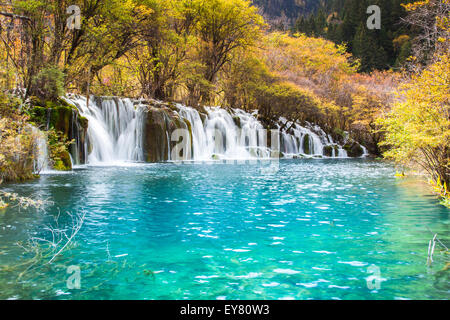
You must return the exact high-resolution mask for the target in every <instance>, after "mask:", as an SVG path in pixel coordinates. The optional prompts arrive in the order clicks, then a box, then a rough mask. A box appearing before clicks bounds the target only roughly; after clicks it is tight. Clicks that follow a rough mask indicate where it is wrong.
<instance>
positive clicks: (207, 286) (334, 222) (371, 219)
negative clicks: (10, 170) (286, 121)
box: [0, 159, 450, 299]
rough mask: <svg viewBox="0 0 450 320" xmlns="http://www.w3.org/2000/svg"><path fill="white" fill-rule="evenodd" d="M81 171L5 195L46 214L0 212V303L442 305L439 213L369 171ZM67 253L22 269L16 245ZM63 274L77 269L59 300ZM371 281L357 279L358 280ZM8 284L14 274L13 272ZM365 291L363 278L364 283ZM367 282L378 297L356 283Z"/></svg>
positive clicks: (442, 218)
mask: <svg viewBox="0 0 450 320" xmlns="http://www.w3.org/2000/svg"><path fill="white" fill-rule="evenodd" d="M262 167H263V165H261V164H236V165H231V164H223V163H212V164H207V163H187V164H182V165H177V164H173V163H161V164H146V165H144V164H143V165H130V166H122V167H86V168H81V169H77V170H75V171H73V172H71V173H67V174H47V175H42V176H41V178H40V179H37V180H35V181H32V182H27V183H23V184H9V185H8V184H6V185H3V186H2V190H3V191H11V192H18V193H20V194H21V195H24V196H32V197H33V198H36V199H47V200H48V201H51V202H53V204H51V203H49V204H48V205H46V206H45V210H44V211H36V210H35V209H34V210H30V209H28V210H25V209H22V210H19V209H18V208H17V207H16V208H8V209H6V210H3V211H0V298H1V299H448V298H450V282H449V281H450V277H449V271H444V270H443V269H444V267H445V259H447V260H448V258H446V257H444V256H443V254H442V253H441V252H440V249H439V247H436V252H435V254H434V262H433V264H432V266H427V250H428V242H429V241H430V240H431V239H432V238H433V235H434V233H437V234H438V238H439V239H441V241H442V242H443V243H444V244H446V245H447V246H448V244H449V240H450V234H449V212H450V211H449V210H448V209H446V208H445V207H443V206H441V205H439V203H438V200H437V198H436V197H435V196H433V195H432V194H431V192H430V189H429V188H428V187H427V186H426V185H423V184H420V183H417V182H416V181H414V180H411V179H398V178H395V168H394V167H392V166H391V165H389V164H386V163H383V162H379V161H373V160H363V159H358V160H343V159H339V160H283V161H281V162H280V167H279V171H276V172H266V171H264V170H261V168H262ZM67 212H71V213H77V212H85V213H86V216H85V220H84V224H83V226H82V228H81V229H80V231H79V233H78V234H77V236H76V237H75V239H74V240H73V241H72V243H71V246H70V247H69V248H68V249H67V250H65V251H64V252H63V253H62V255H60V256H59V257H58V258H57V259H55V260H54V261H53V262H52V263H51V264H44V263H45V262H46V261H42V262H43V263H42V265H39V264H37V265H34V266H33V267H31V268H29V269H28V270H26V268H24V267H21V266H20V264H22V263H26V261H27V259H30V258H31V257H33V254H31V253H26V252H25V250H24V249H23V248H22V247H21V246H19V245H17V243H18V242H19V244H20V243H22V244H23V243H25V242H26V241H27V239H29V238H30V237H31V236H34V237H42V238H45V239H49V237H51V234H50V233H49V232H48V230H47V229H46V226H49V225H54V224H55V217H56V216H57V215H58V214H59V215H60V218H59V220H58V223H59V227H60V228H70V219H69V217H68V215H67ZM69 266H77V267H79V270H80V271H81V274H80V276H81V282H80V285H81V287H80V289H68V287H67V283H66V281H67V279H68V277H69V276H70V274H68V273H67V268H68V267H69ZM374 268H375V269H376V270H379V272H380V273H379V276H378V277H377V278H376V281H373V282H371V281H368V279H367V278H368V277H370V276H371V275H373V274H374V273H371V270H372V271H373V270H375V269H374ZM20 273H22V274H20ZM369 279H372V280H373V278H369ZM373 283H378V288H373V287H372V288H370V285H368V284H373Z"/></svg>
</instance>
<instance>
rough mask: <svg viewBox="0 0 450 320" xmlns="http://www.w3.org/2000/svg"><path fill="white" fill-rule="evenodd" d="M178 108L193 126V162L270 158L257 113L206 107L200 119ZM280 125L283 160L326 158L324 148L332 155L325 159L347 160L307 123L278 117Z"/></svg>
mask: <svg viewBox="0 0 450 320" xmlns="http://www.w3.org/2000/svg"><path fill="white" fill-rule="evenodd" d="M177 108H178V110H179V111H178V114H179V115H180V116H181V117H182V118H184V119H187V120H189V122H190V123H191V126H192V136H193V141H192V144H193V149H194V152H193V156H192V158H193V160H211V159H217V158H218V159H252V158H270V157H271V152H272V151H273V150H271V149H270V145H268V144H267V135H266V132H264V126H263V125H262V124H261V122H260V121H258V119H257V112H253V113H247V112H245V111H243V110H240V109H224V108H220V107H206V108H205V112H206V116H204V117H203V118H204V119H203V120H202V117H201V115H200V113H199V112H198V111H197V110H196V109H194V108H191V107H186V106H183V105H180V104H178V105H177ZM279 123H280V124H279V127H278V128H279V129H280V130H281V132H280V140H281V149H280V151H281V153H282V155H283V156H284V157H286V158H294V157H316V158H322V157H327V156H325V152H324V149H325V147H326V146H331V147H332V148H331V150H332V154H330V156H328V157H332V158H347V152H346V151H345V150H344V149H343V148H342V146H340V145H338V144H336V143H335V142H334V141H333V139H332V137H331V136H330V135H327V134H326V133H325V132H324V131H323V130H322V129H321V128H320V127H319V126H316V125H312V124H309V123H306V126H301V125H299V124H298V123H295V124H293V123H292V122H289V121H287V120H286V119H284V118H280V121H279ZM215 131H218V132H219V135H218V136H221V137H222V139H223V140H224V141H223V143H222V144H220V143H219V146H220V145H224V146H225V148H224V149H225V150H221V149H220V148H219V147H218V146H217V145H216V141H215V137H217V135H214V132H215ZM288 131H289V132H288ZM269 134H270V133H269Z"/></svg>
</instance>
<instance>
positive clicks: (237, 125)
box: [233, 116, 241, 128]
mask: <svg viewBox="0 0 450 320" xmlns="http://www.w3.org/2000/svg"><path fill="white" fill-rule="evenodd" d="M233 121H234V124H235V125H236V127H238V128H241V118H239V117H238V116H234V117H233Z"/></svg>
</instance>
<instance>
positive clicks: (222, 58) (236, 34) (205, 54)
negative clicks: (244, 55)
mask: <svg viewBox="0 0 450 320" xmlns="http://www.w3.org/2000/svg"><path fill="white" fill-rule="evenodd" d="M195 16H196V17H197V19H198V21H197V23H196V33H197V35H198V37H199V46H198V56H199V60H200V63H201V65H202V66H201V71H202V73H203V77H204V79H205V80H206V81H208V82H210V83H211V84H215V82H216V80H217V74H218V73H219V71H221V70H222V68H223V67H224V65H225V64H226V63H228V62H229V61H230V59H231V54H232V53H233V51H235V50H237V49H242V48H248V47H250V46H251V45H253V44H254V43H255V40H256V39H258V38H259V35H260V32H261V29H262V28H263V27H264V26H265V24H264V20H263V18H262V17H261V16H260V15H259V14H258V9H257V8H256V7H254V6H252V4H251V1H249V0H196V1H195ZM201 98H202V99H203V100H204V101H205V102H207V101H209V100H210V99H211V97H210V93H209V92H202V93H201Z"/></svg>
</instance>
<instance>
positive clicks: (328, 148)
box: [323, 146, 333, 157]
mask: <svg viewBox="0 0 450 320" xmlns="http://www.w3.org/2000/svg"><path fill="white" fill-rule="evenodd" d="M323 155H324V156H325V157H332V156H333V146H325V147H323Z"/></svg>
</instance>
